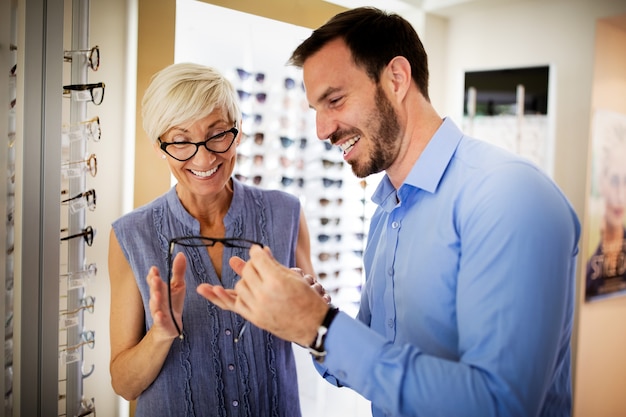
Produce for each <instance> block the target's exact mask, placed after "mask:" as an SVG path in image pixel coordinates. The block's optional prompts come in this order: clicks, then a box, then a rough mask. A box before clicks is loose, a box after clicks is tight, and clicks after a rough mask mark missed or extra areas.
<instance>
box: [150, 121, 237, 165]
mask: <svg viewBox="0 0 626 417" xmlns="http://www.w3.org/2000/svg"><path fill="white" fill-rule="evenodd" d="M229 133H232V134H233V138H232V139H231V141H230V143H229V144H228V147H227V148H226V149H224V150H213V149H210V148H209V146H208V143H209V142H210V141H211V140H215V139H218V138H221V137H223V136H226V135H228V134H229ZM237 135H239V129H237V128H236V127H235V126H233V127H231V128H230V129H228V130H225V131H223V132H220V133H218V134H216V135H213V136H211V137H210V138H208V139H206V140H205V141H202V142H163V141H162V140H161V138H160V137H159V138H158V141H159V148H161V150H162V151H163V152H165V153H166V154H168V155H169V156H171V157H172V158H174V159H176V160H177V161H180V162H185V161H188V160H190V159H191V158H193V157H194V156H196V154H197V153H198V149H200V146H204V148H205V149H206V150H207V151H209V152H212V153H226V152H228V150H229V149H230V148H231V147H232V146H233V143H235V139H236V138H237ZM189 145H194V146H195V147H196V150H195V151H194V152H193V153H192V154H191V155H190V156H189V157H187V158H184V159H181V158H178V157H176V156H174V155H172V154H171V153H170V152H169V151H168V150H167V147H168V146H174V149H175V147H176V146H186V147H189Z"/></svg>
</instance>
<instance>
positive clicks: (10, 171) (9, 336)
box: [0, 1, 17, 416]
mask: <svg viewBox="0 0 626 417" xmlns="http://www.w3.org/2000/svg"><path fill="white" fill-rule="evenodd" d="M12 3H14V2H8V1H7V2H2V4H1V5H0V16H2V18H1V21H0V27H2V34H1V35H0V44H1V45H2V48H1V49H2V50H1V55H0V63H1V65H0V68H2V74H4V75H6V76H7V78H5V79H4V80H3V82H2V83H0V97H2V99H3V100H2V101H3V102H4V103H3V104H4V108H6V109H8V113H7V114H2V115H0V132H2V134H3V135H5V136H4V138H5V139H6V142H4V143H3V144H2V146H1V147H0V149H1V151H0V172H6V175H7V178H6V181H0V195H1V196H2V204H1V205H0V217H2V218H4V219H5V220H6V221H5V222H0V233H1V234H0V236H2V237H5V238H4V239H1V240H0V253H3V254H4V253H6V257H5V256H2V257H0V270H1V271H4V272H5V275H3V277H4V279H3V280H2V281H3V285H2V288H3V290H4V291H3V292H2V293H1V294H0V317H1V318H2V322H3V323H4V327H3V329H4V332H3V335H4V339H3V340H4V355H3V356H2V359H0V360H1V361H2V365H3V366H2V369H3V376H2V378H0V388H1V389H2V393H3V399H4V401H3V403H2V410H3V414H2V415H5V416H11V415H12V413H13V372H14V367H13V353H14V352H13V346H14V340H13V322H14V321H13V298H14V268H13V265H15V261H14V258H15V227H14V217H15V146H14V145H15V127H16V120H15V106H16V104H17V95H16V87H17V85H16V79H17V76H16V73H17V26H16V20H17V10H16V8H15V7H13V6H14V4H12ZM7 79H8V83H6V82H4V81H6V80H7Z"/></svg>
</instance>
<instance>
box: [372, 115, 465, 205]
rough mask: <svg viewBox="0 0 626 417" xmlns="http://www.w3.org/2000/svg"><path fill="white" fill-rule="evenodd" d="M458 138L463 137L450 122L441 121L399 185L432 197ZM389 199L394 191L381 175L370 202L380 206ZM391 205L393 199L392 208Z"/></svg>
mask: <svg viewBox="0 0 626 417" xmlns="http://www.w3.org/2000/svg"><path fill="white" fill-rule="evenodd" d="M461 137H463V133H462V132H461V131H460V130H459V128H458V127H457V126H456V125H455V124H454V122H453V121H452V120H451V119H449V118H444V119H443V123H442V124H441V126H439V129H437V131H436V132H435V134H434V135H433V137H432V138H431V139H430V141H429V142H428V144H427V145H426V148H424V151H423V152H422V154H421V155H420V157H419V158H418V160H417V161H416V162H415V165H413V168H412V169H411V171H410V172H409V175H408V176H407V177H406V179H405V180H404V183H403V185H404V184H407V185H411V186H413V187H415V188H420V189H422V190H424V191H428V192H429V193H434V192H435V191H436V190H437V186H438V185H439V182H440V181H441V178H442V177H443V174H444V172H445V170H446V167H447V166H448V164H449V163H450V160H451V159H452V156H453V155H454V152H455V151H456V148H457V146H458V145H459V142H460V141H461ZM392 195H393V196H395V195H396V190H395V188H394V187H393V185H392V184H391V181H390V180H389V177H388V176H387V175H386V174H385V176H384V177H383V179H382V180H381V181H380V184H379V185H378V187H377V188H376V190H375V191H374V194H373V195H372V201H373V202H374V203H376V204H378V205H383V203H384V201H385V200H387V199H389V198H390V197H391V196H392ZM395 204H396V202H395V198H394V201H393V206H395ZM393 206H392V207H393Z"/></svg>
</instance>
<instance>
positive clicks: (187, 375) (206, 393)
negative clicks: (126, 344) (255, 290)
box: [113, 179, 301, 417]
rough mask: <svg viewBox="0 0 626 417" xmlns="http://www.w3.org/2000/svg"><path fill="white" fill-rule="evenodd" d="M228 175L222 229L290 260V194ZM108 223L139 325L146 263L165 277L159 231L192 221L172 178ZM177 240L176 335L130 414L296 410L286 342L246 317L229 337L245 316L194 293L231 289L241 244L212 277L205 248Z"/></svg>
mask: <svg viewBox="0 0 626 417" xmlns="http://www.w3.org/2000/svg"><path fill="white" fill-rule="evenodd" d="M232 181H233V190H234V194H233V200H232V203H231V206H230V208H229V210H228V213H227V214H226V217H225V218H224V226H225V228H226V236H228V237H240V238H245V239H250V240H254V241H257V242H260V243H262V244H264V245H267V246H269V247H270V248H271V249H272V254H273V255H274V257H275V258H276V259H277V260H278V261H279V262H280V263H281V264H283V265H287V266H295V248H296V242H297V236H298V226H299V220H300V203H299V201H298V199H297V198H296V197H294V196H292V195H290V194H287V193H285V192H282V191H278V190H261V189H258V188H253V187H250V186H247V185H245V184H242V183H241V182H239V181H237V180H236V179H233V180H232ZM113 230H114V232H115V235H116V237H117V239H118V241H119V243H120V246H121V248H122V251H123V253H124V255H125V256H126V259H127V260H128V262H129V264H130V265H131V267H132V269H133V272H134V275H135V279H136V281H137V285H138V286H139V289H140V291H141V297H142V299H143V304H144V311H145V312H146V316H145V321H146V330H147V329H149V328H150V326H152V323H153V321H152V317H151V316H150V308H149V306H148V302H149V298H150V296H149V289H148V285H147V283H146V276H147V275H148V270H149V269H150V267H151V266H152V265H155V266H156V267H158V269H159V271H160V273H161V276H162V277H163V279H167V254H168V240H169V239H171V238H173V237H178V236H192V235H199V234H200V225H199V223H198V221H197V220H196V219H195V218H194V217H192V216H191V215H190V214H189V213H188V212H187V211H186V210H185V209H184V207H183V206H182V204H181V202H180V200H179V199H178V196H177V195H176V190H175V187H173V188H172V189H170V190H169V191H168V192H167V193H165V194H164V195H162V196H160V197H158V198H157V199H155V200H154V201H152V202H150V203H148V204H147V205H145V206H142V207H140V208H137V209H136V210H134V211H132V212H130V213H128V214H126V215H124V216H122V217H121V218H119V219H118V220H116V221H115V222H114V223H113ZM176 249H177V251H178V250H182V251H183V252H185V256H186V257H187V270H186V273H185V282H186V295H185V305H184V309H183V333H184V339H182V340H180V339H175V340H174V342H173V343H172V347H171V349H170V352H169V354H168V356H167V359H166V360H165V363H164V364H163V367H162V369H161V372H160V373H159V375H158V376H157V378H156V379H155V380H154V382H153V383H152V384H151V385H150V386H149V387H148V388H147V389H146V390H145V391H144V392H143V393H142V394H141V395H140V396H139V398H138V400H137V408H136V411H135V416H136V417H159V416H163V417H172V416H187V417H189V416H212V417H213V416H223V417H226V416H229V417H230V416H242V417H243V416H246V417H247V416H262V417H266V416H267V417H269V416H285V417H298V416H300V415H301V413H300V403H299V397H298V383H297V378H296V365H295V360H294V356H293V350H292V346H291V344H290V343H288V342H286V341H284V340H282V339H279V338H277V337H274V336H273V335H271V334H270V333H268V332H266V331H263V330H261V329H259V328H257V327H255V326H253V325H252V324H251V323H248V324H247V325H246V329H245V332H244V333H243V336H242V338H241V339H240V340H239V341H238V342H237V343H235V342H234V338H236V337H237V335H238V334H239V331H240V330H241V327H242V326H243V324H244V320H243V319H242V318H241V317H240V316H239V315H237V314H235V313H232V312H229V311H223V310H222V309H220V308H219V307H217V306H215V305H214V304H212V303H210V302H209V301H207V300H206V299H204V298H203V297H201V296H200V295H198V294H197V293H196V287H197V286H198V284H200V283H203V282H208V283H210V284H220V285H223V286H224V287H225V288H233V286H234V285H235V282H236V281H237V279H238V278H239V277H238V276H237V275H236V274H235V272H234V271H233V270H232V269H231V268H230V266H229V265H228V259H229V258H230V257H231V256H233V255H237V256H239V257H241V258H243V259H248V253H247V250H244V249H237V248H227V247H224V256H223V260H222V281H221V282H220V281H219V279H218V278H217V276H216V273H215V269H214V268H213V265H212V263H211V260H210V258H209V255H208V252H207V250H206V248H204V247H200V248H188V247H182V246H180V245H177V247H176Z"/></svg>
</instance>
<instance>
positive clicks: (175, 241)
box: [167, 236, 263, 339]
mask: <svg viewBox="0 0 626 417" xmlns="http://www.w3.org/2000/svg"><path fill="white" fill-rule="evenodd" d="M194 239H195V240H198V241H203V242H205V243H193V241H192V240H194ZM184 240H189V241H190V242H188V243H181V242H183V241H184ZM216 243H221V244H222V245H223V246H225V247H227V248H240V249H250V248H251V247H252V246H253V245H258V246H260V247H263V244H262V243H260V242H257V241H254V240H250V239H244V238H238V237H223V238H217V237H208V236H179V237H175V238H172V239H170V240H169V241H168V243H167V246H168V251H167V302H168V304H169V308H170V316H171V317H172V321H173V322H174V326H176V330H177V331H178V338H179V339H182V338H183V332H182V330H181V328H180V326H179V325H178V322H177V321H176V317H175V316H174V310H173V309H172V291H171V288H170V286H171V282H172V262H173V260H174V259H173V255H174V247H175V246H176V245H181V246H185V247H188V248H199V247H202V246H204V247H213V246H215V244H216ZM238 243H239V244H238ZM244 329H245V327H243V328H242V329H241V333H242V332H243V330H244ZM241 333H240V336H239V337H241Z"/></svg>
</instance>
